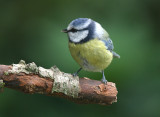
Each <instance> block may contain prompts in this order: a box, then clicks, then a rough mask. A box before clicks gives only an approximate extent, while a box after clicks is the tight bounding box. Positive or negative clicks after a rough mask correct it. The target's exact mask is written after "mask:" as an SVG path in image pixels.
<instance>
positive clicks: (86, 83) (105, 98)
mask: <svg viewBox="0 0 160 117" xmlns="http://www.w3.org/2000/svg"><path fill="white" fill-rule="evenodd" d="M12 67H13V66H11V65H10V66H9V65H0V80H3V82H4V83H5V85H4V87H7V88H11V89H16V90H20V91H22V92H24V93H30V94H33V93H41V94H46V95H49V96H59V97H63V98H67V99H69V100H71V101H74V102H76V103H81V104H101V105H110V104H112V103H113V102H116V101H117V93H118V91H117V89H116V86H115V83H112V82H108V83H107V84H106V85H105V84H103V83H101V82H100V81H96V80H91V79H89V78H79V87H80V90H79V92H78V96H77V97H73V96H71V95H66V94H65V93H62V92H56V91H54V92H53V89H52V88H53V83H54V79H51V78H43V77H40V76H39V75H37V74H34V73H29V74H26V73H22V72H21V73H18V74H15V73H10V74H8V72H7V71H8V70H11V69H12ZM53 76H54V74H53Z"/></svg>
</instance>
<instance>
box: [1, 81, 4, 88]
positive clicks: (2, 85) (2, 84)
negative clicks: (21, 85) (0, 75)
mask: <svg viewBox="0 0 160 117" xmlns="http://www.w3.org/2000/svg"><path fill="white" fill-rule="evenodd" d="M4 85H5V83H4V82H3V80H0V88H3V87H4Z"/></svg>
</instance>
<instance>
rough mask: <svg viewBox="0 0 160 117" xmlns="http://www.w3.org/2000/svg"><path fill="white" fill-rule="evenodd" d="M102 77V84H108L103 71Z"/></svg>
mask: <svg viewBox="0 0 160 117" xmlns="http://www.w3.org/2000/svg"><path fill="white" fill-rule="evenodd" d="M102 75H103V77H102V80H101V81H102V82H103V83H104V84H107V80H106V77H105V75H104V70H103V71H102Z"/></svg>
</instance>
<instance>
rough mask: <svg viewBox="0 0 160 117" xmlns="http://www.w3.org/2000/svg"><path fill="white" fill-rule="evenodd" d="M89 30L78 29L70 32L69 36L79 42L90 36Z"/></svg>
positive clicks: (73, 40)
mask: <svg viewBox="0 0 160 117" xmlns="http://www.w3.org/2000/svg"><path fill="white" fill-rule="evenodd" d="M88 33H89V31H88V30H84V31H77V32H74V33H73V32H69V33H68V35H69V38H70V40H71V41H72V42H75V43H78V42H80V41H81V40H83V39H85V38H86V37H87V36H88Z"/></svg>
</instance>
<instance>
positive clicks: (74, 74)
mask: <svg viewBox="0 0 160 117" xmlns="http://www.w3.org/2000/svg"><path fill="white" fill-rule="evenodd" d="M81 70H82V68H79V69H78V70H77V72H75V73H73V76H74V77H75V76H77V75H78V73H79V72H80V71H81Z"/></svg>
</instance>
